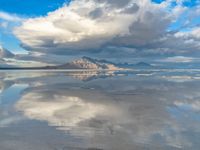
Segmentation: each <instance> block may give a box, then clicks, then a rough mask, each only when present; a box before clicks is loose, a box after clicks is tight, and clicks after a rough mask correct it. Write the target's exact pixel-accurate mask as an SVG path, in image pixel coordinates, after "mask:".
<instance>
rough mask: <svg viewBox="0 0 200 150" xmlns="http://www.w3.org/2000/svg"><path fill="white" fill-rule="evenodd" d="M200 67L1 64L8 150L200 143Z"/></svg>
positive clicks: (0, 138) (4, 147) (145, 149)
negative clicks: (76, 68) (19, 67)
mask: <svg viewBox="0 0 200 150" xmlns="http://www.w3.org/2000/svg"><path fill="white" fill-rule="evenodd" d="M199 139H200V70H149V71H145V70H136V71H132V72H89V71H87V72H86V71H85V72H73V71H71V72H70V71H68V72H64V71H55V72H53V71H43V72H42V71H7V72H6V71H1V72H0V149H1V150H122V149H123V150H159V149H161V150H179V149H184V150H199V148H200V142H199Z"/></svg>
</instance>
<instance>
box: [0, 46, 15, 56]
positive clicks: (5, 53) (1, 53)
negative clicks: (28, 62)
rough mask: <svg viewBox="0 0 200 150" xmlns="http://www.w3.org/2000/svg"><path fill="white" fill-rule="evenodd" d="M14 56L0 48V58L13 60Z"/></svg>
mask: <svg viewBox="0 0 200 150" xmlns="http://www.w3.org/2000/svg"><path fill="white" fill-rule="evenodd" d="M14 56H15V55H14V54H13V53H11V52H10V51H8V50H7V49H5V48H3V47H1V46H0V58H13V57H14Z"/></svg>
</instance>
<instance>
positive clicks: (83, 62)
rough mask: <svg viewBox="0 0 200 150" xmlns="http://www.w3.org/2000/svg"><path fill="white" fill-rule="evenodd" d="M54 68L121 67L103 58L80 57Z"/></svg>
mask: <svg viewBox="0 0 200 150" xmlns="http://www.w3.org/2000/svg"><path fill="white" fill-rule="evenodd" d="M56 69H94V70H102V69H105V70H119V69H122V68H120V67H118V66H116V65H114V64H113V63H110V62H107V61H105V60H97V59H92V58H89V57H82V58H80V59H77V60H74V61H72V62H69V63H66V64H64V65H60V66H57V67H56Z"/></svg>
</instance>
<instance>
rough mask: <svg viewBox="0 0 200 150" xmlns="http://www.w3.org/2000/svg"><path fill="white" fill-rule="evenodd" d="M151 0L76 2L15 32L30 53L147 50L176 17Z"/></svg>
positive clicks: (76, 0)
mask: <svg viewBox="0 0 200 150" xmlns="http://www.w3.org/2000/svg"><path fill="white" fill-rule="evenodd" d="M166 7H168V4H167V3H161V4H155V3H152V2H151V1H149V0H142V1H141V0H140V1H139V0H137V1H133V0H126V1H120V0H118V1H112V0H109V1H107V0H106V1H98V0H91V1H88V0H81V1H78V0H75V1H72V2H71V3H70V4H69V5H64V6H63V7H62V8H59V9H58V10H56V11H54V12H50V13H49V14H48V15H47V16H44V17H38V18H30V19H27V20H25V21H24V22H23V24H22V25H21V26H20V27H17V28H16V29H15V31H14V33H15V35H16V36H17V37H18V38H19V39H20V40H21V42H22V46H23V47H24V48H26V49H27V50H35V51H41V52H44V53H59V54H62V53H69V52H77V51H87V50H89V51H90V50H94V51H95V50H100V49H104V48H105V47H107V46H123V47H146V45H149V44H150V43H152V42H154V40H155V39H158V38H160V37H161V36H163V35H164V34H165V32H166V28H167V27H168V25H169V24H170V23H171V21H172V20H173V15H172V14H173V13H172V14H170V13H168V12H167V11H166Z"/></svg>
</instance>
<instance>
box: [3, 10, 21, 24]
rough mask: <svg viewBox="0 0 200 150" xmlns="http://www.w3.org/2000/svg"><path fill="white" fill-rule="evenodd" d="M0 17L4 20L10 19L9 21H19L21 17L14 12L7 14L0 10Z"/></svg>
mask: <svg viewBox="0 0 200 150" xmlns="http://www.w3.org/2000/svg"><path fill="white" fill-rule="evenodd" d="M0 19H2V20H5V21H11V22H20V21H22V20H23V19H22V18H20V17H19V16H17V15H15V14H9V13H7V12H3V11H0Z"/></svg>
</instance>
